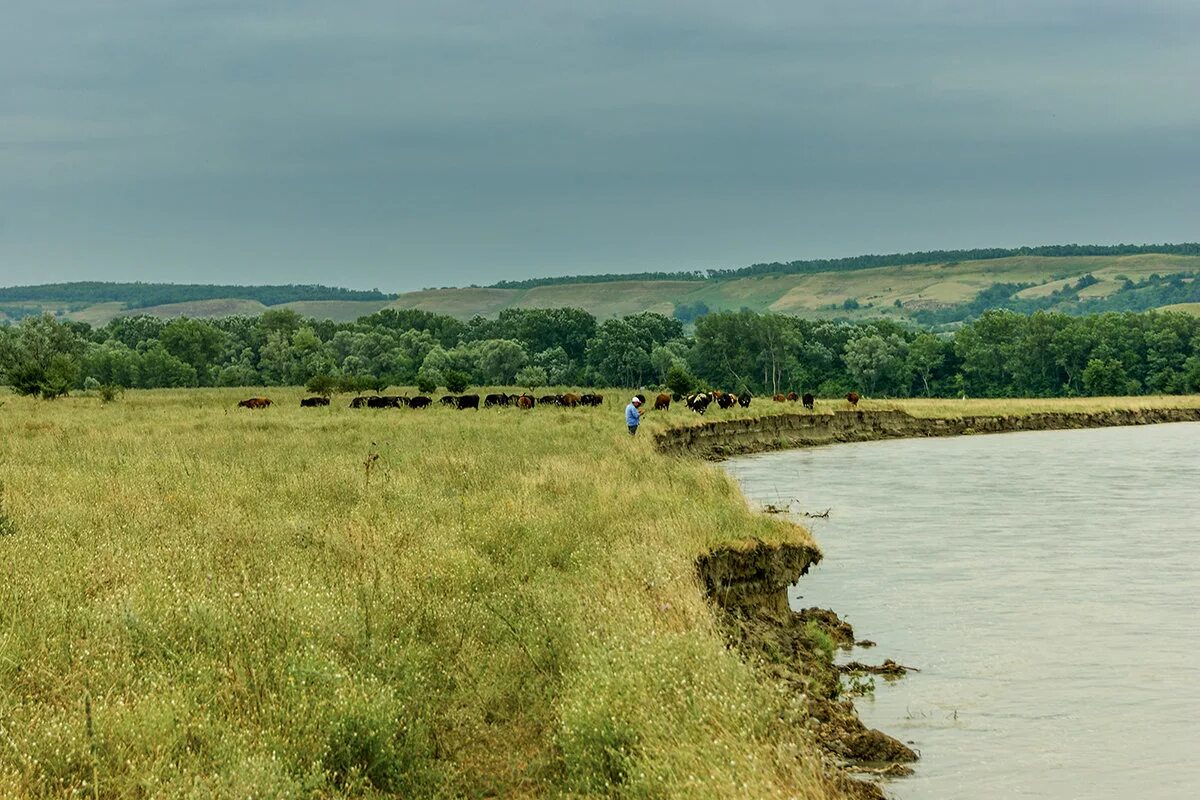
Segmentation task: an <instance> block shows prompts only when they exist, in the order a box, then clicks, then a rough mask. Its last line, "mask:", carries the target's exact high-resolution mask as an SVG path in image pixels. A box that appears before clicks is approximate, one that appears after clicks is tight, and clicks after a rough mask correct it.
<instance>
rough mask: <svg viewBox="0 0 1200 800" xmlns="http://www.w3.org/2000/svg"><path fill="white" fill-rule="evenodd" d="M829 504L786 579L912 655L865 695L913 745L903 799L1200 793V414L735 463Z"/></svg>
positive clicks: (885, 652) (765, 488) (896, 786)
mask: <svg viewBox="0 0 1200 800" xmlns="http://www.w3.org/2000/svg"><path fill="white" fill-rule="evenodd" d="M725 467H726V469H727V470H728V471H729V472H730V473H731V474H732V475H733V476H734V477H735V478H736V479H737V480H738V481H739V483H740V484H741V486H742V491H743V492H744V493H745V494H746V496H747V497H748V498H750V500H751V501H752V502H753V503H755V504H756V505H758V504H765V503H772V504H775V505H788V504H790V506H791V510H792V512H793V514H796V513H798V512H804V511H807V512H813V513H819V512H823V511H824V510H825V509H826V508H829V509H830V513H829V519H828V520H807V519H799V520H798V521H800V522H802V523H804V524H806V525H808V526H809V527H810V528H811V529H812V530H813V531H814V534H815V535H816V538H817V541H818V542H819V543H820V545H821V549H822V550H823V551H824V553H825V558H824V560H823V561H822V563H821V564H820V565H819V566H817V567H815V568H814V569H813V570H812V572H811V573H810V574H809V575H808V576H806V577H804V578H802V579H801V581H800V583H799V584H797V586H795V587H793V588H792V590H791V602H792V606H793V607H794V608H803V607H807V606H821V607H824V608H832V609H834V610H835V611H837V612H838V613H839V614H841V615H842V616H843V617H844V618H845V619H846V620H847V621H849V622H850V623H851V624H853V625H854V629H855V633H856V635H857V636H858V637H859V638H860V639H861V638H866V639H872V640H874V641H876V642H877V643H878V647H876V648H873V649H856V650H855V651H854V652H853V653H852V654H847V655H846V656H845V657H846V658H851V657H852V658H855V659H857V660H859V661H865V662H868V663H879V662H880V661H882V660H883V659H884V658H892V659H894V660H896V661H898V662H900V663H902V664H906V665H909V666H913V667H918V668H919V669H920V672H913V673H910V674H909V675H908V677H906V678H904V679H902V680H899V681H896V682H893V683H887V682H885V681H884V680H883V679H882V678H876V679H875V681H876V690H875V692H874V695H873V697H871V696H868V697H864V698H859V699H858V700H856V705H857V707H858V709H859V714H860V716H861V717H862V718H863V720H864V722H866V723H867V724H868V725H870V726H872V727H876V728H879V729H881V730H883V731H885V732H887V733H890V734H892V735H893V736H896V737H898V738H900V739H901V740H903V741H906V742H910V743H911V745H910V746H912V747H915V748H916V749H917V750H919V751H920V753H921V760H920V761H918V762H917V763H916V764H915V765H914V766H915V768H916V773H915V774H914V775H912V776H910V777H907V778H901V779H897V780H894V781H892V782H891V783H890V784H889V785H888V787H887V788H888V791H889V792H890V793H892V794H893V795H894V796H895V797H897V798H900V799H901V800H926V799H927V798H928V799H932V798H937V800H945V799H946V798H1018V797H1020V798H1054V799H1055V800H1064V798H1089V800H1096V799H1097V798H1112V800H1129V799H1130V798H1140V799H1142V800H1166V799H1167V798H1170V799H1171V800H1174V799H1175V798H1179V800H1183V799H1184V798H1187V799H1188V800H1191V799H1192V798H1197V797H1200V680H1197V679H1198V678H1200V423H1181V424H1172V425H1154V426H1145V427H1127V428H1104V429H1093V430H1076V431H1045V432H1034V433H1011V434H1001V435H994V436H965V437H959V438H952V439H908V440H892V441H882V442H867V443H860V444H845V445H833V446H828V447H819V448H813V449H808V450H789V451H783V452H776V453H769V454H763V455H756V456H746V457H739V458H736V459H732V460H730V461H728V462H726V463H725Z"/></svg>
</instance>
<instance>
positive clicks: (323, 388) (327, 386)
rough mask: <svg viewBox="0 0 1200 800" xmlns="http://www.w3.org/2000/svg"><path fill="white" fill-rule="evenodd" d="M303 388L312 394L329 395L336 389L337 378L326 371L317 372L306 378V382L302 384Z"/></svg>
mask: <svg viewBox="0 0 1200 800" xmlns="http://www.w3.org/2000/svg"><path fill="white" fill-rule="evenodd" d="M304 388H305V389H307V390H308V391H309V392H311V393H312V394H319V395H321V396H322V397H329V396H330V395H331V394H333V393H334V392H336V391H337V388H338V386H337V379H336V378H334V377H333V376H332V375H330V374H328V373H326V372H318V373H317V374H316V375H313V376H312V377H311V378H309V379H308V383H306V384H305V385H304Z"/></svg>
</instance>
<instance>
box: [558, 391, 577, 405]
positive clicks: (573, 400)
mask: <svg viewBox="0 0 1200 800" xmlns="http://www.w3.org/2000/svg"><path fill="white" fill-rule="evenodd" d="M558 404H559V405H560V406H566V407H567V408H574V407H575V406H577V405H579V395H577V394H573V393H572V392H567V393H566V394H564V395H560V396H559V398H558Z"/></svg>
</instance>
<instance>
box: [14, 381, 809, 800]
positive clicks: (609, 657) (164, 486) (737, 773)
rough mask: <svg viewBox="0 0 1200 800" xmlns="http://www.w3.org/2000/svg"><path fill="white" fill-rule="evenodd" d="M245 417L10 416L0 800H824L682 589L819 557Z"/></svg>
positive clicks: (547, 479)
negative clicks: (557, 799) (503, 799)
mask: <svg viewBox="0 0 1200 800" xmlns="http://www.w3.org/2000/svg"><path fill="white" fill-rule="evenodd" d="M258 391H263V390H258ZM247 393H248V392H246V391H238V390H230V391H225V390H187V391H135V392H129V393H128V394H126V396H125V397H124V399H122V400H120V401H118V402H116V403H113V404H110V405H107V406H101V405H100V403H99V401H98V400H97V399H95V398H91V397H69V398H65V399H61V400H57V401H53V402H44V401H34V400H30V399H26V398H18V397H13V396H2V397H0V400H3V405H2V406H0V480H2V482H3V497H2V501H0V796H3V797H103V798H125V797H163V796H165V797H229V798H245V797H260V798H265V797H352V796H353V797H372V796H384V795H388V796H392V795H394V796H413V797H425V796H444V797H459V796H468V797H472V796H473V797H485V796H547V795H554V796H589V795H593V796H597V795H610V794H614V793H619V794H620V795H621V796H629V797H650V796H653V797H706V796H707V797H813V798H819V797H825V796H827V792H826V789H825V788H823V785H822V783H821V781H820V780H819V779H818V778H817V777H816V776H815V772H814V762H813V758H812V752H813V751H812V750H811V749H810V747H809V744H808V743H806V741H805V739H804V738H803V737H804V734H803V732H802V731H799V730H794V729H789V728H786V727H785V726H783V725H781V724H780V723H779V722H778V714H777V713H776V712H777V711H778V709H779V708H780V707H781V704H783V703H786V702H787V698H785V697H780V696H778V695H776V694H775V693H773V692H772V691H771V690H769V689H767V688H765V687H764V685H762V684H761V683H759V682H758V681H756V679H755V677H754V674H753V673H752V672H751V670H750V668H749V667H747V666H746V665H745V664H744V663H743V662H741V661H740V660H739V659H738V658H737V657H736V656H734V655H733V654H732V652H731V651H729V650H727V648H726V644H725V642H724V640H723V638H722V636H721V634H720V632H719V630H718V629H717V626H716V622H715V620H714V617H713V616H712V614H711V612H710V609H709V607H708V606H707V604H706V602H705V600H704V598H703V597H702V593H701V590H700V589H699V587H698V584H697V581H696V578H695V575H694V568H693V562H694V559H695V557H696V556H697V554H699V553H701V552H703V551H704V550H706V549H707V548H710V547H712V546H714V545H718V544H725V543H730V542H733V541H737V540H741V539H744V538H746V537H760V538H762V539H764V540H768V541H780V540H791V541H806V539H805V537H806V534H805V533H804V532H803V531H802V530H801V529H799V528H796V527H794V526H792V525H789V524H787V523H784V522H780V521H778V520H774V519H768V518H763V517H759V516H755V515H753V514H752V513H751V512H750V511H749V509H748V508H747V506H746V504H745V503H744V502H743V500H742V498H741V496H740V494H739V493H738V492H737V490H736V487H735V486H734V484H733V483H732V481H731V480H730V479H728V478H727V477H726V476H725V475H724V474H723V473H721V472H720V471H719V470H716V469H713V468H712V467H710V466H706V465H704V464H700V463H694V462H691V461H687V460H677V459H668V458H666V457H664V456H661V455H659V454H657V453H656V452H654V451H653V450H652V447H651V441H650V437H649V436H644V435H639V436H638V437H637V438H634V439H631V438H630V437H629V436H628V434H627V433H626V432H625V430H624V426H623V424H622V418H621V415H620V408H619V407H617V406H616V405H615V404H614V403H613V401H612V400H611V399H610V405H608V406H607V407H605V408H602V409H586V410H585V409H576V410H566V409H550V408H545V409H537V410H535V411H534V412H531V413H520V412H518V411H516V410H514V409H504V410H484V411H479V412H473V411H471V412H456V411H453V410H450V409H447V408H440V407H439V408H432V409H428V410H425V411H410V410H402V411H397V410H391V411H371V410H361V411H352V410H350V409H348V408H347V407H346V401H347V399H348V398H345V397H343V398H339V400H338V401H337V402H336V403H335V404H334V405H333V406H331V407H329V408H324V409H300V408H299V407H297V399H298V398H299V397H300V394H299V393H298V391H295V390H278V389H272V390H269V391H267V392H266V393H268V394H269V395H270V396H272V397H273V398H274V399H275V401H276V405H275V406H274V407H272V408H270V409H267V410H264V411H247V410H238V409H236V408H234V404H235V402H236V401H237V400H238V399H240V398H241V397H244V396H246V395H247ZM622 394H623V393H622ZM672 413H673V414H674V413H676V412H672ZM678 416H679V417H680V418H683V412H680V413H679V414H678ZM648 424H650V425H652V426H654V425H662V424H666V422H665V420H663V419H661V417H660V418H659V419H658V420H651V421H649V423H648Z"/></svg>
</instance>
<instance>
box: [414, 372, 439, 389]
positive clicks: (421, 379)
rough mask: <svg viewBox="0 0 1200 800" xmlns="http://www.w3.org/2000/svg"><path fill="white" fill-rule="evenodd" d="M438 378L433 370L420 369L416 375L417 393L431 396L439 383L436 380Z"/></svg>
mask: <svg viewBox="0 0 1200 800" xmlns="http://www.w3.org/2000/svg"><path fill="white" fill-rule="evenodd" d="M440 377H441V376H439V375H437V374H436V373H435V372H434V371H433V370H429V369H424V368H422V369H421V371H420V372H418V373H417V391H418V392H420V393H421V394H432V393H433V390H434V389H436V388H437V387H438V384H439V383H440V381H439V380H438V379H439V378H440Z"/></svg>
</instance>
